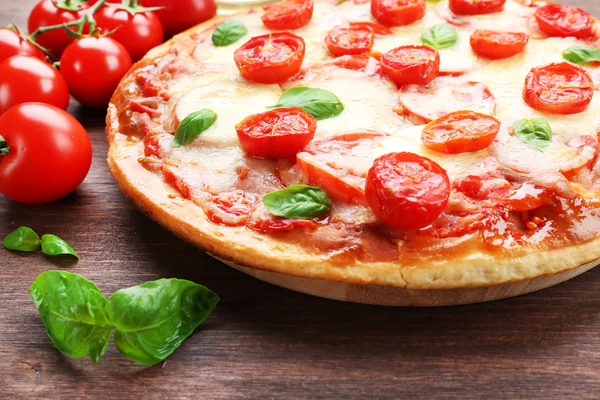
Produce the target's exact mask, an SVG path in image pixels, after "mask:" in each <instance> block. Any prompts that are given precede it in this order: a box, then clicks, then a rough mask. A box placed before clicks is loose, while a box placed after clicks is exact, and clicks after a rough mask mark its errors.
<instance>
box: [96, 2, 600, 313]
mask: <svg viewBox="0 0 600 400" xmlns="http://www.w3.org/2000/svg"><path fill="white" fill-rule="evenodd" d="M599 27H600V26H599V24H598V23H597V22H596V20H595V19H594V18H593V17H592V16H591V15H590V14H588V13H587V12H585V11H583V10H581V9H579V8H575V7H572V6H567V5H560V4H555V3H551V2H546V1H533V0H531V1H530V0H477V1H474V0H442V1H425V0H372V1H371V2H370V3H369V2H368V1H364V0H347V1H344V0H314V1H313V0H287V1H285V2H283V3H277V4H273V5H268V6H265V7H264V9H260V10H259V9H256V10H252V11H250V12H248V13H245V14H238V15H234V16H231V17H228V18H219V19H215V20H212V21H208V22H207V23H204V24H202V25H199V26H197V27H195V28H193V29H191V30H189V31H187V32H185V33H183V34H181V35H179V36H176V37H175V38H174V39H172V40H171V41H169V42H167V43H166V44H164V45H162V46H160V47H158V48H156V49H154V50H152V51H151V52H150V53H149V54H148V55H147V56H146V57H145V58H144V59H143V60H142V61H140V62H139V63H138V64H136V65H135V66H134V68H133V69H132V70H131V71H130V72H129V73H128V75H127V76H126V77H125V78H124V79H123V81H122V82H121V84H120V86H119V89H118V90H117V92H116V93H115V94H114V96H113V98H112V102H111V104H110V107H109V112H108V117H107V132H108V142H109V145H110V150H109V155H108V163H109V167H110V170H111V172H112V174H113V175H114V177H115V180H116V181H117V183H118V185H119V186H120V188H121V190H122V191H123V192H124V194H125V195H126V196H127V197H129V198H130V199H131V200H132V201H133V202H134V203H135V204H136V205H137V206H138V207H140V208H141V209H142V210H144V211H145V212H146V213H147V214H149V215H150V216H151V217H152V218H154V219H155V220H157V221H158V222H159V223H160V224H162V225H163V226H165V227H166V228H167V229H169V230H171V231H172V232H174V233H175V234H177V235H178V236H180V237H182V238H184V239H185V240H187V241H189V242H191V243H193V244H195V245H197V246H200V247H202V248H204V249H205V250H206V251H208V252H209V253H211V254H213V255H215V256H216V257H219V258H221V259H223V260H225V261H227V262H228V263H230V264H233V265H236V266H238V267H240V268H242V269H244V270H245V271H257V273H258V272H259V271H267V272H269V273H277V274H280V275H282V276H287V277H289V276H293V277H298V278H299V279H305V280H304V281H302V280H301V281H300V282H306V281H307V280H310V279H314V280H318V281H320V282H339V283H344V284H351V285H359V286H360V287H363V288H364V287H370V286H372V287H377V288H390V289H394V288H396V289H399V290H413V291H428V290H432V291H433V290H449V289H454V290H458V289H468V288H488V289H489V288H493V287H498V286H501V285H507V284H515V283H518V282H528V281H530V280H534V279H537V278H539V277H551V276H553V275H556V274H562V273H565V272H567V271H571V270H576V269H577V268H580V267H581V266H588V268H589V267H591V266H593V263H594V262H595V261H596V260H598V259H600V198H599V194H600V161H599V160H598V130H599V127H600V95H599V94H598V93H596V90H597V88H598V87H599V86H598V84H599V81H600V68H597V66H598V65H599V64H598V63H599V62H600V50H598V49H597V47H596V46H598V45H599V44H600V40H599V37H600V35H599V33H600V31H599V30H598V28H599ZM297 289H299V290H302V288H297ZM307 291H309V290H307ZM391 293H393V292H391ZM397 293H401V292H397ZM404 293H405V292H404ZM447 293H450V292H447ZM334 297H335V296H334ZM358 300H359V301H360V299H358ZM367 301H369V300H367ZM384 302H385V299H384Z"/></svg>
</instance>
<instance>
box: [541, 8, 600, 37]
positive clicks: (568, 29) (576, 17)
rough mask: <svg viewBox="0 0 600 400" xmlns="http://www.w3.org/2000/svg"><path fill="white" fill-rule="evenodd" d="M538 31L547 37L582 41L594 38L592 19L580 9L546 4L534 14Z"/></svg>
mask: <svg viewBox="0 0 600 400" xmlns="http://www.w3.org/2000/svg"><path fill="white" fill-rule="evenodd" d="M535 19H536V20H537V23H538V25H539V27H540V30H541V31H542V32H544V33H545V34H546V35H548V36H558V37H569V36H574V37H576V38H580V39H584V38H588V37H590V36H594V19H593V18H592V16H591V15H590V14H588V13H587V12H585V11H583V10H582V9H581V8H577V7H573V6H567V5H562V4H548V5H547V6H544V7H540V8H538V9H537V10H536V12H535Z"/></svg>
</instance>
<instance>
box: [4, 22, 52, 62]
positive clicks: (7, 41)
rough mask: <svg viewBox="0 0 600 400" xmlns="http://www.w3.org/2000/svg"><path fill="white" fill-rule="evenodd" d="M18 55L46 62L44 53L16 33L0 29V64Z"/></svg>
mask: <svg viewBox="0 0 600 400" xmlns="http://www.w3.org/2000/svg"><path fill="white" fill-rule="evenodd" d="M18 55H22V56H30V57H35V58H37V59H40V60H42V61H46V56H45V55H44V53H42V51H41V50H40V49H38V48H37V47H35V46H34V45H33V44H31V42H29V41H28V40H25V39H23V38H22V37H21V35H19V33H18V32H16V31H14V30H12V29H8V28H0V62H2V61H4V60H6V59H7V58H10V57H12V56H18Z"/></svg>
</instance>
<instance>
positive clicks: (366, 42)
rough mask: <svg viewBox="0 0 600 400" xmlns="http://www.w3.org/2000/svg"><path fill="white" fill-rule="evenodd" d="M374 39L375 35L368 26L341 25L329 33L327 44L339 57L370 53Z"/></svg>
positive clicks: (326, 38)
mask: <svg viewBox="0 0 600 400" xmlns="http://www.w3.org/2000/svg"><path fill="white" fill-rule="evenodd" d="M374 39H375V35H374V34H373V31H372V30H371V29H370V28H368V27H352V26H341V27H337V28H333V29H332V30H330V31H329V33H327V36H326V37H325V44H326V45H327V48H328V49H329V51H330V52H331V54H333V55H334V56H336V57H339V56H345V55H355V54H365V53H368V52H369V50H371V47H373V42H374Z"/></svg>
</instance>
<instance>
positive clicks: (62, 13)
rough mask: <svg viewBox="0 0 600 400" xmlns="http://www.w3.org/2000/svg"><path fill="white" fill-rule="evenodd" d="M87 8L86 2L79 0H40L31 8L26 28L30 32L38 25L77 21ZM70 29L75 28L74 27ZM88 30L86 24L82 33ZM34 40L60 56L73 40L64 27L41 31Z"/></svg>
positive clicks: (38, 26)
mask: <svg viewBox="0 0 600 400" xmlns="http://www.w3.org/2000/svg"><path fill="white" fill-rule="evenodd" d="M67 3H68V4H67ZM61 7H63V8H61ZM87 8H88V3H87V2H85V1H80V0H70V2H67V1H66V0H42V1H40V2H39V3H38V4H37V5H36V6H35V7H34V8H33V10H31V13H30V14H29V19H28V20H27V29H28V30H29V33H30V34H31V33H33V32H35V31H36V30H37V29H38V28H40V27H44V26H51V25H59V24H64V23H68V22H73V21H77V20H78V19H79V18H81V17H82V16H83V14H84V13H85V9H87ZM70 29H73V30H74V31H75V30H76V28H75V27H72V28H70ZM88 32H89V29H88V27H87V24H86V26H85V28H84V30H83V33H88ZM35 40H36V42H38V44H39V45H40V46H42V47H44V48H46V49H48V50H49V51H50V52H51V53H52V54H53V55H55V56H56V57H60V55H61V54H62V52H63V50H64V49H65V48H66V47H67V46H68V45H69V44H70V43H71V42H73V38H72V37H70V36H69V35H68V34H67V33H66V32H65V31H64V29H56V30H53V31H50V32H46V33H42V34H41V35H39V36H38V37H37V38H36V39H35Z"/></svg>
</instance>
